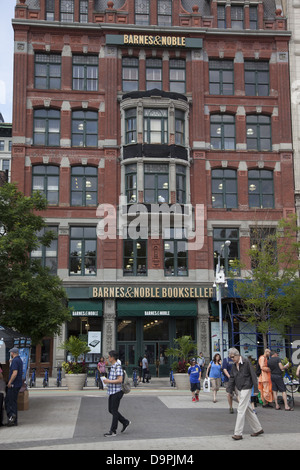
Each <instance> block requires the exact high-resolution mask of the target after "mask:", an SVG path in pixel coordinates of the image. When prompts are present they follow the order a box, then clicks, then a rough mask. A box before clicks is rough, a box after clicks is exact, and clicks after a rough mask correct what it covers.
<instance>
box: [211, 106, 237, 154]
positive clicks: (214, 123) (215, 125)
mask: <svg viewBox="0 0 300 470" xmlns="http://www.w3.org/2000/svg"><path fill="white" fill-rule="evenodd" d="M210 136H211V137H210V145H211V148H212V149H214V150H234V149H235V118H234V116H231V115H229V114H213V115H211V117H210Z"/></svg>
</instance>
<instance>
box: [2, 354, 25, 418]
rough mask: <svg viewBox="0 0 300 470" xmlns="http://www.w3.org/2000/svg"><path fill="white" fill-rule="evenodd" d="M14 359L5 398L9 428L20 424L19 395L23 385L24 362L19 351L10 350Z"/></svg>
mask: <svg viewBox="0 0 300 470" xmlns="http://www.w3.org/2000/svg"><path fill="white" fill-rule="evenodd" d="M9 352H10V355H11V358H12V361H11V364H10V368H9V377H8V383H7V392H6V397H5V409H6V415H7V419H8V421H7V426H17V424H18V395H19V391H20V388H21V387H22V384H23V361H22V359H21V358H20V356H19V349H18V348H12V349H10V351H9Z"/></svg>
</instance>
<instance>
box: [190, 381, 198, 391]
mask: <svg viewBox="0 0 300 470" xmlns="http://www.w3.org/2000/svg"><path fill="white" fill-rule="evenodd" d="M196 390H200V382H197V383H191V392H195V391H196Z"/></svg>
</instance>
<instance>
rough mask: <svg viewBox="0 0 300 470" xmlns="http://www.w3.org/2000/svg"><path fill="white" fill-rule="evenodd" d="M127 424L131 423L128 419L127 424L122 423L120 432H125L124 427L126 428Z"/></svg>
mask: <svg viewBox="0 0 300 470" xmlns="http://www.w3.org/2000/svg"><path fill="white" fill-rule="evenodd" d="M129 424H131V421H128V423H127V424H123V428H122V429H121V432H125V431H126V429H127V428H128V426H129Z"/></svg>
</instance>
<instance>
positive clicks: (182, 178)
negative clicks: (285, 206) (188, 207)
mask: <svg viewBox="0 0 300 470" xmlns="http://www.w3.org/2000/svg"><path fill="white" fill-rule="evenodd" d="M176 203H178V204H185V203H186V167H185V166H184V165H176Z"/></svg>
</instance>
